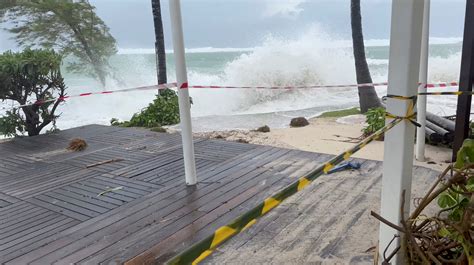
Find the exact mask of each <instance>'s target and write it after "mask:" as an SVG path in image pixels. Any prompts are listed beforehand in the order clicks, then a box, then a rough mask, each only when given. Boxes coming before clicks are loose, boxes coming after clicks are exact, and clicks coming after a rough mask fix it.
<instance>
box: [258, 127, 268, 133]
mask: <svg viewBox="0 0 474 265" xmlns="http://www.w3.org/2000/svg"><path fill="white" fill-rule="evenodd" d="M255 131H257V132H262V133H268V132H270V127H268V125H264V126H262V127H259V128H257V129H256V130H255Z"/></svg>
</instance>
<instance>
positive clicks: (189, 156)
mask: <svg viewBox="0 0 474 265" xmlns="http://www.w3.org/2000/svg"><path fill="white" fill-rule="evenodd" d="M169 4H170V13H171V28H172V32H173V48H174V58H175V63H176V79H177V82H178V96H179V116H180V119H181V124H180V125H181V137H182V139H183V157H184V171H185V174H186V184H187V185H195V184H196V183H197V177H196V163H195V160H194V143H193V132H192V130H193V128H192V124H191V103H190V101H189V90H188V88H187V83H188V75H187V72H186V58H185V51H184V37H183V22H182V18H181V3H180V0H169ZM183 84H184V85H183Z"/></svg>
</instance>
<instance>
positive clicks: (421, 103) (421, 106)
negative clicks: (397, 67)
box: [415, 0, 430, 162]
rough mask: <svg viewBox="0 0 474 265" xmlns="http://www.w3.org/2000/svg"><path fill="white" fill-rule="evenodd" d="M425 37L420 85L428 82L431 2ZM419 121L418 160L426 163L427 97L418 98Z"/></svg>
mask: <svg viewBox="0 0 474 265" xmlns="http://www.w3.org/2000/svg"><path fill="white" fill-rule="evenodd" d="M422 34H423V36H422V39H421V56H420V83H422V84H426V83H427V82H428V58H429V46H430V44H429V43H430V0H425V6H424V11H423V33H422ZM419 92H426V87H424V86H423V87H421V88H420V90H419ZM417 111H418V118H417V121H418V123H419V124H420V125H421V127H419V128H417V129H416V153H415V156H416V160H418V161H422V162H423V161H425V127H426V96H418V103H417Z"/></svg>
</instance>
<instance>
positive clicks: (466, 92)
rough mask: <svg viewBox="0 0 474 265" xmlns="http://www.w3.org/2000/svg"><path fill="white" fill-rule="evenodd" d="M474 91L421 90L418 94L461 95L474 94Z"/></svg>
mask: <svg viewBox="0 0 474 265" xmlns="http://www.w3.org/2000/svg"><path fill="white" fill-rule="evenodd" d="M473 93H474V92H472V91H453V92H420V93H418V95H420V96H443V95H451V96H461V95H473Z"/></svg>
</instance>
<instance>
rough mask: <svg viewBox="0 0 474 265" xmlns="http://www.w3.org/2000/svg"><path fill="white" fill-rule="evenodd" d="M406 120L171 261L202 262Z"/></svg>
mask: <svg viewBox="0 0 474 265" xmlns="http://www.w3.org/2000/svg"><path fill="white" fill-rule="evenodd" d="M404 119H405V118H404V117H396V118H395V119H394V120H392V121H391V122H389V123H388V124H387V125H386V126H385V127H383V128H382V129H380V130H379V131H377V132H375V133H374V134H372V135H371V136H369V137H367V138H366V139H364V140H363V141H362V142H360V143H359V144H357V145H356V146H354V147H353V148H351V149H349V150H347V151H346V152H344V153H342V154H340V155H338V156H336V157H334V158H333V159H331V160H330V161H329V162H327V163H325V164H323V165H321V166H319V167H318V168H317V169H315V170H314V171H312V172H311V173H309V174H308V175H307V176H304V177H302V178H300V179H298V181H296V182H294V183H292V184H291V185H289V186H287V187H286V188H285V189H283V190H281V191H280V192H277V193H276V194H274V195H273V196H271V197H269V198H267V199H265V200H264V201H263V202H261V203H260V204H258V205H257V206H255V207H254V208H253V209H251V210H250V211H248V212H246V213H245V214H243V215H241V216H240V217H238V218H237V219H235V220H234V221H233V222H231V223H230V224H228V225H225V226H222V227H220V228H219V229H217V230H216V231H215V232H214V234H212V235H211V236H209V237H207V238H205V239H203V240H201V241H200V242H198V243H196V244H194V245H193V246H191V247H190V248H188V249H187V250H185V251H184V252H182V253H180V254H179V255H178V256H176V257H174V258H173V259H171V260H170V261H168V264H198V263H199V262H201V261H203V260H204V259H205V258H206V257H208V256H209V255H211V254H212V252H213V251H214V249H215V248H216V247H217V246H218V245H220V244H222V243H223V242H225V241H226V240H227V239H229V238H231V237H232V236H234V235H236V234H238V233H240V232H241V231H243V230H245V229H247V228H249V227H250V226H252V225H253V224H255V223H256V222H257V219H258V218H260V217H262V216H263V215H265V214H266V213H268V212H269V211H271V210H272V209H274V208H275V207H277V206H278V205H279V204H280V203H282V202H283V201H284V200H285V199H287V198H288V197H290V196H292V195H293V194H295V193H297V192H299V191H301V190H303V189H304V188H305V187H307V186H308V185H309V184H310V183H311V182H313V181H314V180H315V179H317V178H318V177H319V176H321V175H323V174H325V173H327V172H328V171H329V170H331V169H332V168H333V167H334V166H336V165H337V164H339V163H341V162H343V161H345V160H348V159H349V158H350V156H352V155H353V154H354V153H356V152H357V151H359V150H360V149H362V148H363V147H364V146H366V145H367V144H369V143H370V142H372V141H373V140H375V139H377V138H379V137H380V136H381V135H383V134H384V133H385V132H387V131H388V130H390V129H392V128H393V127H394V126H395V125H397V124H398V123H400V122H401V121H403V120H404Z"/></svg>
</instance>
